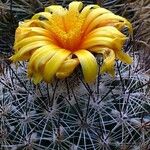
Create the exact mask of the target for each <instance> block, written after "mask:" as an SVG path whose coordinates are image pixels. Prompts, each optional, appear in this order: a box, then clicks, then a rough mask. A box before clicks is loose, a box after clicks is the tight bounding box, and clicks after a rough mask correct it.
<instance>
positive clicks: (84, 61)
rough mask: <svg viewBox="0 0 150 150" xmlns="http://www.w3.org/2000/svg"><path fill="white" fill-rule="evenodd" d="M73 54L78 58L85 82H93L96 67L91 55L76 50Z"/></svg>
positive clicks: (84, 51)
mask: <svg viewBox="0 0 150 150" xmlns="http://www.w3.org/2000/svg"><path fill="white" fill-rule="evenodd" d="M74 54H75V55H76V56H77V57H78V59H79V62H80V64H81V67H82V71H83V75H84V79H85V82H88V83H89V82H92V81H94V80H95V78H96V76H97V72H98V65H97V62H96V59H95V57H94V56H93V54H91V53H90V52H89V51H87V50H78V51H76V52H74Z"/></svg>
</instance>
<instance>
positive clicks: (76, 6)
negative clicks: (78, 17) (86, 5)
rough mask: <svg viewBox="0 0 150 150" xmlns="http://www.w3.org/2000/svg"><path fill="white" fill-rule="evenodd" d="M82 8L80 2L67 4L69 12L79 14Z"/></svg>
mask: <svg viewBox="0 0 150 150" xmlns="http://www.w3.org/2000/svg"><path fill="white" fill-rule="evenodd" d="M82 7H83V3H82V2H77V1H74V2H71V3H70V4H69V11H74V12H79V11H80V10H81V9H82Z"/></svg>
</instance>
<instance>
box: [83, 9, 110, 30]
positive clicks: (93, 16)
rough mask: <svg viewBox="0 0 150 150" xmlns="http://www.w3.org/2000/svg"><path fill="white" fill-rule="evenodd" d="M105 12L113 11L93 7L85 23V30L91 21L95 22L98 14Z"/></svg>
mask: <svg viewBox="0 0 150 150" xmlns="http://www.w3.org/2000/svg"><path fill="white" fill-rule="evenodd" d="M105 13H112V12H111V11H109V10H107V9H105V8H101V7H98V8H96V9H91V12H90V13H89V15H88V16H87V18H86V20H85V23H84V25H83V30H84V31H85V30H86V29H87V27H88V26H89V25H90V24H91V22H93V21H94V20H95V19H96V18H97V17H98V16H101V15H103V14H105Z"/></svg>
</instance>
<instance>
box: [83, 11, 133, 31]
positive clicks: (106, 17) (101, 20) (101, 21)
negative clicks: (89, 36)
mask: <svg viewBox="0 0 150 150" xmlns="http://www.w3.org/2000/svg"><path fill="white" fill-rule="evenodd" d="M113 20H115V21H116V22H118V23H119V22H121V24H122V22H123V23H124V26H123V27H125V26H127V27H128V28H129V30H130V32H131V33H132V25H131V23H130V22H128V21H127V20H126V19H125V18H123V17H121V16H118V15H115V14H113V13H105V14H103V15H101V16H99V17H97V18H96V19H95V20H93V21H92V22H91V23H90V25H89V26H88V28H87V30H86V33H89V32H90V31H91V30H93V29H94V28H96V27H101V26H104V25H107V24H108V23H111V22H112V23H113Z"/></svg>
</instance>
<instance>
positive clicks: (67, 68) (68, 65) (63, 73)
mask: <svg viewBox="0 0 150 150" xmlns="http://www.w3.org/2000/svg"><path fill="white" fill-rule="evenodd" d="M78 64H79V60H78V59H77V58H74V59H67V60H65V61H64V62H63V64H62V66H61V67H60V68H59V70H58V71H57V73H56V76H57V78H59V79H64V78H66V77H68V76H70V74H71V73H72V72H73V71H74V69H75V68H76V67H77V65H78Z"/></svg>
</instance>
